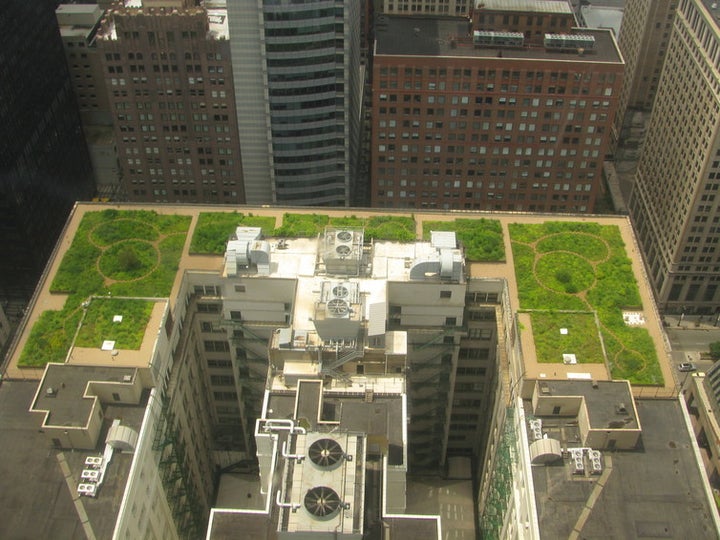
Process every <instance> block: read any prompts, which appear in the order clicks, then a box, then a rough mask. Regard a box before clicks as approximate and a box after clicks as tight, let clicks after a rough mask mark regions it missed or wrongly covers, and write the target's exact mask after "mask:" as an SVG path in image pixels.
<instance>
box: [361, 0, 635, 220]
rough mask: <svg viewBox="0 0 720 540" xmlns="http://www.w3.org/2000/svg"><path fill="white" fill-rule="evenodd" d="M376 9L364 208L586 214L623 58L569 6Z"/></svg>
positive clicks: (597, 190) (605, 34)
mask: <svg viewBox="0 0 720 540" xmlns="http://www.w3.org/2000/svg"><path fill="white" fill-rule="evenodd" d="M484 4H485V5H484V7H483V9H482V10H478V11H477V12H476V13H474V15H473V19H472V22H471V23H469V22H468V20H467V19H465V18H452V19H449V18H443V19H440V18H432V17H422V18H420V17H416V18H411V17H397V16H385V17H384V18H383V19H382V20H380V21H379V23H378V26H377V29H376V46H375V55H374V59H373V109H372V110H373V117H372V124H373V127H372V167H371V171H372V172H371V175H372V180H371V186H372V187H371V199H372V206H376V207H385V208H443V209H478V210H530V211H550V212H592V211H593V209H594V207H595V201H596V200H597V199H598V196H599V195H600V194H601V193H602V178H601V177H602V163H603V160H604V158H605V155H606V153H607V151H608V148H609V143H610V131H611V128H612V121H613V118H614V115H615V111H616V109H617V103H618V98H619V94H620V88H621V86H622V80H623V68H624V63H623V60H622V56H621V55H620V52H619V50H618V48H617V44H616V43H615V39H614V38H613V36H612V33H611V32H610V31H608V30H590V29H584V28H583V29H574V28H573V26H574V24H575V20H574V16H573V14H572V11H571V9H570V6H569V4H568V5H566V4H564V3H562V2H529V3H528V5H532V7H533V8H534V11H533V12H532V13H531V14H530V15H522V16H521V15H519V14H517V13H515V12H513V11H510V10H508V8H507V7H506V5H505V4H504V3H503V2H500V1H499V0H498V1H494V2H485V3H484Z"/></svg>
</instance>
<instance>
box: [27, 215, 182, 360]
mask: <svg viewBox="0 0 720 540" xmlns="http://www.w3.org/2000/svg"><path fill="white" fill-rule="evenodd" d="M189 225H190V217H189V216H177V215H163V214H158V213H156V212H153V211H146V210H114V209H108V210H104V211H101V212H88V213H86V214H85V216H83V219H82V221H81V222H80V225H79V226H78V230H77V232H76V233H75V236H74V237H73V242H72V244H71V245H70V247H69V248H68V250H67V252H66V253H65V256H64V257H63V260H62V262H61V263H60V267H59V269H58V271H57V273H56V275H55V278H54V280H53V282H52V283H51V285H50V290H51V292H54V293H66V294H68V298H67V300H66V301H65V304H64V306H63V309H62V310H60V311H45V312H43V313H42V314H41V315H40V317H39V319H38V321H37V322H36V323H35V324H34V326H33V328H32V330H31V332H30V336H29V337H28V341H27V343H26V345H25V348H24V349H23V351H22V353H21V355H20V360H19V362H18V365H20V366H37V367H41V366H44V365H45V364H47V363H48V362H62V361H64V359H65V356H66V354H67V351H68V349H69V347H70V345H71V343H72V339H73V337H74V336H75V332H76V330H77V327H78V323H79V322H80V318H81V315H82V304H83V302H85V301H86V300H87V299H88V298H89V297H91V296H116V297H117V296H134V297H167V296H168V295H169V294H170V290H171V288H172V284H173V281H174V280H175V275H176V273H177V269H178V264H179V261H180V256H181V255H182V248H183V245H184V243H185V237H186V234H187V230H188V227H189ZM118 301H120V302H122V301H124V300H120V299H118ZM93 303H94V302H93ZM84 324H92V321H91V320H90V319H89V318H88V317H86V318H85V323H84ZM134 333H135V334H137V333H138V332H134ZM141 339H142V338H141ZM97 346H98V347H99V345H97Z"/></svg>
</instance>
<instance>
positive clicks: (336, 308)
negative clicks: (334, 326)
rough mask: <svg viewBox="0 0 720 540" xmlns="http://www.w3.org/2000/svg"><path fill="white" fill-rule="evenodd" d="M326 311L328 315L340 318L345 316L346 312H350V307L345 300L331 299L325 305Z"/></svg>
mask: <svg viewBox="0 0 720 540" xmlns="http://www.w3.org/2000/svg"><path fill="white" fill-rule="evenodd" d="M327 310H328V313H331V314H333V315H337V316H341V315H346V314H347V312H348V311H350V306H348V303H347V302H346V301H345V300H341V299H340V298H333V299H332V300H330V301H329V302H328V303H327Z"/></svg>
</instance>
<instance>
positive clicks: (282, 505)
mask: <svg viewBox="0 0 720 540" xmlns="http://www.w3.org/2000/svg"><path fill="white" fill-rule="evenodd" d="M281 495H282V494H281V493H280V490H279V489H278V491H277V495H275V504H277V505H278V506H279V507H280V508H289V509H290V510H292V511H293V512H296V511H297V510H298V508H300V505H299V504H298V503H292V502H289V503H284V502H282V501H281V500H280V498H281Z"/></svg>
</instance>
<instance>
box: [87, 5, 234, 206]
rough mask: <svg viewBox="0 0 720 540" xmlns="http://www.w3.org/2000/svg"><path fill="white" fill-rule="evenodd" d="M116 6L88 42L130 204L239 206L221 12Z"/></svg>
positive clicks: (184, 7) (231, 100)
mask: <svg viewBox="0 0 720 540" xmlns="http://www.w3.org/2000/svg"><path fill="white" fill-rule="evenodd" d="M145 4H146V5H144V4H143V2H142V1H136V2H126V3H125V4H124V5H123V4H119V5H115V6H114V7H112V8H111V9H109V10H108V11H107V13H106V17H105V19H104V20H103V21H102V23H101V27H100V30H99V32H98V36H97V47H98V51H99V53H100V58H101V61H102V70H103V73H104V78H105V86H106V88H107V93H108V99H109V103H110V108H111V111H112V114H113V128H114V134H115V141H116V144H117V151H118V158H119V162H120V169H121V185H122V188H123V190H124V192H125V193H124V194H125V197H126V198H127V199H128V200H130V201H147V202H151V201H152V202H159V201H174V202H205V203H224V204H237V203H243V202H245V193H244V187H243V175H242V162H241V157H240V145H239V136H238V126H237V115H236V114H235V96H234V93H233V84H232V65H231V62H230V44H229V42H228V29H227V13H226V11H225V8H224V3H220V5H219V7H215V4H213V3H211V2H207V3H206V4H205V7H197V6H194V3H193V2H190V1H189V0H185V1H182V2H170V1H164V0H159V1H152V2H145Z"/></svg>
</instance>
